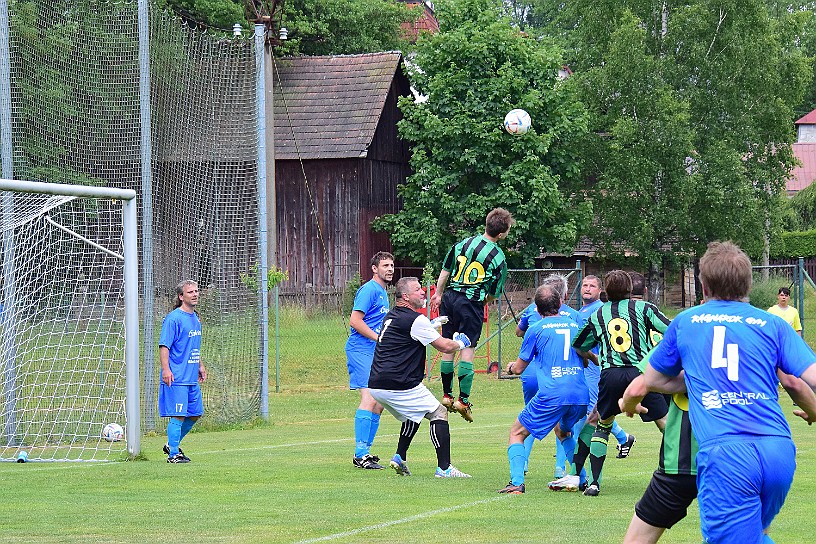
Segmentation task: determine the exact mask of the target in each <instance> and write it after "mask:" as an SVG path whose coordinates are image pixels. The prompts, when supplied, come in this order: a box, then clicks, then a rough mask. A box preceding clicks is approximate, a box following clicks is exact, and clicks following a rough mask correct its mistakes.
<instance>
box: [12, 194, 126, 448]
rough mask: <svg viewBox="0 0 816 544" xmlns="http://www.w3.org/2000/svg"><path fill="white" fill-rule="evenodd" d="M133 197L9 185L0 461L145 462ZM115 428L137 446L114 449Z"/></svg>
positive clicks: (116, 443)
mask: <svg viewBox="0 0 816 544" xmlns="http://www.w3.org/2000/svg"><path fill="white" fill-rule="evenodd" d="M12 188H13V189H15V190H14V191H12V190H9V189H12ZM26 189H28V190H31V189H36V190H38V191H51V192H54V193H62V194H34V193H28V192H19V191H20V190H26ZM72 190H74V191H75V190H80V191H82V192H84V193H86V194H93V193H94V192H96V191H100V192H101V193H107V194H108V195H110V196H109V197H106V198H95V197H80V196H76V195H71V192H72ZM123 196H124V197H128V196H129V197H130V199H129V200H122V197H123ZM112 197H114V198H112ZM115 197H119V198H118V199H117V198H115ZM134 197H135V193H134V192H133V191H122V190H115V189H96V188H93V187H75V186H71V185H53V184H44V183H30V182H19V181H17V182H15V181H8V180H0V233H2V252H0V266H2V270H3V275H2V278H3V284H2V289H1V290H0V303H1V304H2V306H0V350H2V353H1V354H0V398H2V406H0V428H2V430H3V436H2V442H1V443H0V459H2V460H14V459H16V458H17V456H18V455H19V454H20V452H21V451H24V452H26V454H27V456H28V459H29V460H42V461H57V460H59V461H99V460H108V459H117V458H124V457H125V456H126V455H127V453H128V452H138V450H139V435H140V433H138V432H134V431H137V430H138V429H139V395H138V391H139V389H138V387H139V379H138V378H139V376H138V309H137V305H138V291H137V290H136V289H128V287H127V286H128V285H129V284H132V285H134V286H137V285H138V280H137V267H138V263H136V262H135V261H136V260H137V258H138V256H137V253H136V245H135V240H136V238H135V236H136V232H135V230H136V229H135V224H136V214H135V210H134V211H133V212H132V213H128V212H127V210H128V206H131V207H135V202H133V198H134ZM128 216H130V217H129V218H128ZM126 219H127V220H129V221H130V224H129V225H127V226H126V223H125V221H126ZM127 325H130V326H129V327H128V326H127ZM129 388H130V390H129ZM108 423H118V424H119V425H121V426H122V427H123V428H124V429H125V438H126V439H122V440H117V441H107V440H105V439H104V438H103V437H102V429H103V428H104V427H105V425H106V424H108Z"/></svg>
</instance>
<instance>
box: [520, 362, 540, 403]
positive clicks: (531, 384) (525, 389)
mask: <svg viewBox="0 0 816 544" xmlns="http://www.w3.org/2000/svg"><path fill="white" fill-rule="evenodd" d="M528 371H529V372H528ZM519 379H520V380H521V394H522V395H524V404H525V406H526V405H527V403H528V402H530V401H531V400H533V397H535V396H536V395H537V394H538V376H536V371H535V368H533V364H532V363H530V364H529V365H527V368H525V369H524V372H522V373H521V376H520V377H519Z"/></svg>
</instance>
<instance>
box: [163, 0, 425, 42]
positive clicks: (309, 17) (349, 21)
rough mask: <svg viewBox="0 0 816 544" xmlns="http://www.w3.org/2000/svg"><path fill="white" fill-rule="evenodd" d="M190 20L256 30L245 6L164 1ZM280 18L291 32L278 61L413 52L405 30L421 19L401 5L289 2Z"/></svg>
mask: <svg viewBox="0 0 816 544" xmlns="http://www.w3.org/2000/svg"><path fill="white" fill-rule="evenodd" d="M160 4H163V5H168V6H170V7H171V8H172V9H173V11H175V12H176V13H177V14H179V15H181V16H182V17H184V18H187V19H189V20H192V21H195V22H197V23H201V24H203V25H205V26H207V27H210V28H213V29H222V30H224V31H227V32H231V29H232V27H233V25H234V24H235V23H241V25H242V26H243V27H244V29H250V28H252V26H253V25H254V24H255V21H253V20H251V18H252V17H254V11H253V10H251V9H247V10H246V11H245V9H244V7H243V6H244V5H245V4H247V3H246V2H244V0H160ZM279 5H280V8H279V10H280V11H279V12H278V13H277V14H276V16H275V17H276V18H277V17H278V16H279V17H280V26H284V27H286V29H287V30H288V31H289V38H288V40H287V41H285V42H283V43H282V44H280V45H279V46H278V47H276V49H275V52H276V54H278V55H340V54H353V53H371V52H376V51H394V50H403V49H405V48H407V47H408V46H409V43H408V42H407V41H406V40H405V36H404V33H403V31H402V28H401V26H400V25H401V24H402V23H404V22H413V21H415V20H416V19H417V18H418V17H419V16H420V15H421V14H422V10H421V7H420V8H412V7H410V6H408V5H406V4H404V3H402V2H398V1H396V0H285V1H284V2H282V3H280V4H279Z"/></svg>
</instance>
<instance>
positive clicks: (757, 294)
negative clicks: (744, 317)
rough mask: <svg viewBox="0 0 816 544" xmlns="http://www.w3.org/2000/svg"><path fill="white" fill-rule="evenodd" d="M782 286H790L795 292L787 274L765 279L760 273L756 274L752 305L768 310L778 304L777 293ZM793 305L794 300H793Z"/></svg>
mask: <svg viewBox="0 0 816 544" xmlns="http://www.w3.org/2000/svg"><path fill="white" fill-rule="evenodd" d="M780 287H790V288H791V293H793V289H794V288H793V286H791V280H790V278H788V277H787V276H779V275H772V276H769V277H768V279H767V280H763V279H762V277H761V275H760V274H756V273H755V274H754V281H753V284H752V286H751V292H750V294H749V297H750V299H751V305H753V306H756V307H757V308H761V309H763V310H767V309H768V308H770V307H771V306H773V305H774V304H776V295H777V293H778V292H779V288H780ZM790 303H791V305H792V304H793V300H791V302H790Z"/></svg>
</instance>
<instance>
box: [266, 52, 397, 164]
mask: <svg viewBox="0 0 816 544" xmlns="http://www.w3.org/2000/svg"><path fill="white" fill-rule="evenodd" d="M401 59H402V55H401V53H399V52H398V51H396V52H386V53H367V54H361V55H333V56H321V57H288V58H282V59H279V60H278V61H277V62H276V65H275V69H276V77H275V92H274V107H275V158H276V159H304V160H306V159H338V158H355V157H365V156H366V154H367V152H368V147H369V145H370V144H371V141H372V139H373V137H374V132H375V130H376V129H377V124H378V123H379V120H380V115H381V114H382V111H383V106H384V105H385V99H386V97H387V96H388V91H389V89H390V87H391V82H392V81H393V79H394V75H395V74H396V73H397V70H398V69H399V64H400V61H401ZM278 77H279V78H280V80H278Z"/></svg>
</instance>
